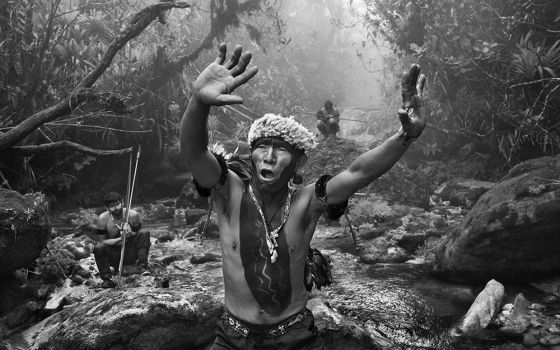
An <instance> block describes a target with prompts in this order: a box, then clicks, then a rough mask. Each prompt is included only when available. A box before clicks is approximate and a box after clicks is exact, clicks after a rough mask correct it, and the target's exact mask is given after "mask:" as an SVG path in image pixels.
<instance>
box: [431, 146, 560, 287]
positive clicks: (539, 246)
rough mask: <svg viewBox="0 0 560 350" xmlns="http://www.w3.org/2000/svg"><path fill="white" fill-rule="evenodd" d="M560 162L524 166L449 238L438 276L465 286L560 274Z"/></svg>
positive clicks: (439, 255)
mask: <svg viewBox="0 0 560 350" xmlns="http://www.w3.org/2000/svg"><path fill="white" fill-rule="evenodd" d="M559 176H560V156H557V157H544V158H539V159H534V160H531V161H527V162H525V163H521V164H519V165H517V166H516V167H514V168H513V169H512V170H511V171H510V172H509V173H508V174H507V175H506V176H505V177H504V178H503V179H502V180H501V181H499V182H498V183H497V184H496V185H495V186H494V187H492V188H491V189H490V190H489V191H488V192H486V193H484V194H483V195H482V196H481V197H480V198H479V200H478V202H477V203H476V204H475V206H474V207H473V208H472V210H471V211H470V212H469V213H468V215H467V216H466V217H465V219H464V220H463V222H462V223H461V225H460V226H458V227H456V228H455V229H454V230H452V231H451V232H450V234H449V235H447V238H446V240H445V241H444V242H443V243H442V244H441V246H440V249H439V251H438V253H437V259H436V264H435V266H434V272H436V273H438V274H440V275H441V276H443V277H446V278H451V279H454V280H457V281H463V282H475V283H480V282H484V281H487V280H489V279H492V278H496V279H498V280H500V281H502V282H524V281H525V282H527V281H534V280H536V279H542V278H547V277H552V276H556V275H557V274H558V271H560V260H559V259H558V256H559V255H560V235H558V228H559V227H560V181H559V180H558V178H559Z"/></svg>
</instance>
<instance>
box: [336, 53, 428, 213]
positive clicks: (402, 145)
mask: <svg viewBox="0 0 560 350" xmlns="http://www.w3.org/2000/svg"><path fill="white" fill-rule="evenodd" d="M425 82H426V77H425V76H424V74H420V66H418V65H416V64H413V65H412V66H411V67H410V70H409V71H408V72H407V73H404V74H403V77H402V100H403V107H402V108H401V109H399V111H398V115H399V119H400V121H401V124H402V126H401V129H400V130H399V132H397V133H396V134H395V135H393V136H391V137H390V138H389V139H387V140H386V141H385V142H383V143H382V144H381V145H379V146H377V147H375V148H374V149H372V150H370V151H368V152H366V153H363V154H362V155H360V156H359V157H358V158H356V159H355V160H354V161H353V162H352V164H350V166H349V167H348V168H347V169H346V170H344V171H343V172H341V173H340V174H338V175H336V176H335V177H333V178H332V179H331V180H330V181H329V183H328V184H327V198H328V202H329V204H338V203H342V202H344V201H345V200H347V199H348V198H349V197H350V196H352V195H353V194H354V193H356V192H357V191H358V190H359V189H360V188H362V187H364V186H366V185H367V184H369V183H370V182H372V181H373V180H375V179H377V178H378V177H379V176H381V175H383V174H384V173H386V172H387V171H388V170H389V169H391V168H392V167H393V165H395V163H396V162H397V161H398V160H399V158H400V157H401V156H402V155H403V154H404V152H405V151H406V150H407V149H408V147H409V146H410V144H411V143H412V141H413V140H415V139H416V138H417V137H418V136H420V134H421V133H422V131H423V130H424V127H425V125H426V118H425V116H423V115H422V113H421V110H420V106H421V103H422V95H423V93H424V85H425Z"/></svg>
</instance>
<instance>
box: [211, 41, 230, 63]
mask: <svg viewBox="0 0 560 350" xmlns="http://www.w3.org/2000/svg"><path fill="white" fill-rule="evenodd" d="M226 53H227V45H226V43H220V46H218V57H216V60H215V61H214V62H216V63H217V64H224V61H225V60H226Z"/></svg>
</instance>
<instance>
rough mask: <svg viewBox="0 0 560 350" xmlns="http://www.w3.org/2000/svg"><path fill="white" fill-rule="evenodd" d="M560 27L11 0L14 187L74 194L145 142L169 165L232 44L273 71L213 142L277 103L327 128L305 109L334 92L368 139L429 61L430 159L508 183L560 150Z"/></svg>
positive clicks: (363, 6)
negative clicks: (189, 108) (220, 54)
mask: <svg viewBox="0 0 560 350" xmlns="http://www.w3.org/2000/svg"><path fill="white" fill-rule="evenodd" d="M310 14H312V15H311V16H310ZM559 33H560V3H558V2H557V1H553V0H549V1H544V0H539V1H521V0H486V1H482V2H481V1H472V0H454V1H444V0H416V1H404V0H371V1H355V0H346V1H339V0H320V1H296V0H285V1H281V0H245V1H240V0H210V1H198V0H196V1H184V2H183V1H169V2H168V1H161V2H156V1H148V0H138V1H130V0H127V1H109V0H106V1H99V0H95V1H94V0H48V1H42V0H41V1H38V0H7V1H3V2H2V3H1V4H0V47H1V50H0V55H1V58H0V153H2V157H1V160H0V170H1V173H2V177H3V178H5V179H6V180H5V182H4V186H10V187H13V188H16V189H18V190H22V191H26V190H34V189H45V188H47V189H49V190H51V191H54V192H58V193H63V192H64V191H68V190H69V189H70V188H71V187H72V186H73V185H74V184H76V183H77V182H79V181H80V178H81V177H83V176H84V174H86V173H87V171H88V169H89V170H92V169H94V168H95V171H97V172H99V173H103V171H104V170H103V169H106V168H107V167H114V166H117V168H118V169H121V170H122V169H125V168H126V166H122V165H120V163H123V162H119V161H118V156H119V155H123V154H127V153H128V152H130V151H131V150H132V147H134V146H136V145H139V144H142V145H143V146H145V147H144V149H145V150H147V152H146V154H145V157H146V159H150V160H153V161H154V162H159V161H162V160H163V159H165V158H166V154H167V152H168V150H170V149H173V148H176V146H177V136H178V123H179V121H180V118H181V116H182V113H183V111H184V109H185V107H186V103H187V101H188V98H189V96H190V91H191V86H190V84H192V81H193V80H194V78H195V77H196V75H197V74H198V73H199V72H200V71H201V70H202V69H203V68H204V66H205V65H206V64H207V63H208V62H210V61H211V60H212V59H213V58H214V56H215V48H216V47H217V45H218V43H219V42H222V41H224V42H227V43H228V44H229V46H230V47H233V45H235V44H241V45H243V46H244V47H245V48H248V49H250V50H251V51H253V53H254V60H253V62H254V64H255V65H257V66H258V67H259V74H258V75H257V77H256V78H255V79H254V81H253V82H252V84H250V86H247V87H245V88H243V89H242V90H241V91H239V92H238V94H240V95H241V96H243V97H244V99H245V103H244V104H243V105H242V106H235V107H228V108H219V109H215V110H213V112H212V113H213V114H212V116H211V118H210V121H209V122H210V124H211V129H212V134H211V135H210V136H211V139H212V140H211V141H212V142H223V141H225V140H230V139H234V140H238V139H242V138H243V136H244V135H245V134H246V132H247V129H248V126H249V124H250V122H251V121H252V120H253V119H254V118H256V117H258V116H260V115H262V114H264V113H266V112H274V113H282V114H285V115H295V116H296V118H298V119H299V120H300V121H302V122H303V123H304V124H306V125H307V126H309V127H310V128H314V127H315V126H314V120H313V117H311V118H310V117H309V116H306V115H305V113H314V112H315V111H316V110H317V109H318V108H319V107H320V106H321V105H322V103H323V102H324V101H325V100H326V99H331V100H333V101H335V103H336V105H337V108H340V109H341V110H344V109H345V108H357V107H359V108H362V109H365V110H367V109H369V110H371V111H374V112H372V113H370V114H368V115H370V117H369V119H368V120H367V122H368V128H366V129H364V131H363V132H365V133H370V134H379V133H381V132H395V130H396V129H395V128H396V124H395V120H396V119H395V117H396V113H395V110H396V109H397V108H398V107H399V106H398V103H399V96H398V94H399V92H398V91H399V84H398V81H399V76H400V74H401V73H402V71H403V70H404V69H406V67H407V66H409V65H410V63H411V62H417V63H419V64H420V65H421V67H422V70H423V72H424V73H425V74H426V75H427V76H428V94H427V98H426V101H427V102H426V106H425V108H426V111H427V113H428V129H427V132H426V135H425V137H422V138H421V139H420V140H419V141H418V143H417V144H416V145H415V148H414V150H413V153H412V154H413V155H414V158H416V159H421V160H422V161H423V162H430V161H437V162H454V166H455V168H458V169H461V170H463V171H464V174H463V175H465V176H471V177H478V178H490V177H496V176H499V175H501V174H503V173H504V172H505V171H506V170H507V169H509V168H511V167H512V166H513V165H515V164H516V163H518V162H519V161H522V160H525V159H528V158H533V157H539V156H542V155H552V154H556V153H558V149H559V147H560V135H559V132H560V121H559V118H558V113H557V110H558V108H559V89H558V87H559V86H560V78H559V77H558V76H557V74H558V72H559V70H560V39H558V38H559V35H558V34H559ZM380 111H381V112H380ZM22 130H23V131H22ZM43 155H46V156H43ZM417 156H420V157H417ZM108 157H109V158H108ZM111 159H113V160H111ZM115 159H117V160H115ZM115 162H116V163H115ZM124 163H126V162H124ZM115 164H116V165H115ZM125 165H126V164H125ZM88 174H89V175H90V176H91V173H88Z"/></svg>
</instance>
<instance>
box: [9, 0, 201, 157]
mask: <svg viewBox="0 0 560 350" xmlns="http://www.w3.org/2000/svg"><path fill="white" fill-rule="evenodd" d="M187 7H190V5H189V4H187V3H184V2H160V3H157V4H155V5H151V6H148V7H146V8H144V9H143V10H141V11H140V12H138V13H137V14H136V15H135V16H134V17H133V18H132V20H131V21H130V23H129V24H128V25H127V27H126V28H125V29H124V30H123V31H122V32H121V33H120V34H119V35H118V36H117V37H116V38H115V39H114V40H113V42H112V43H111V45H109V47H108V49H107V52H106V53H105V55H104V56H103V58H102V59H101V61H100V62H99V64H98V65H97V66H96V67H95V69H94V70H93V71H91V72H90V73H89V74H88V75H87V76H86V77H85V78H84V79H83V80H82V81H81V82H80V83H79V84H78V86H77V87H76V88H75V89H74V90H73V91H72V93H71V94H70V96H68V97H67V98H65V99H64V100H62V101H60V102H59V103H58V104H56V105H54V106H51V107H49V108H46V109H44V110H42V111H39V112H37V113H35V114H33V115H32V116H30V117H28V118H27V119H25V120H24V121H23V122H21V123H20V124H18V125H17V126H16V127H15V128H13V129H11V130H9V131H8V132H6V133H3V134H0V152H2V151H5V150H6V149H8V148H10V147H12V146H13V145H14V144H16V143H17V142H19V141H20V140H22V139H23V138H25V137H26V136H27V135H29V134H31V133H32V132H33V131H34V130H35V129H37V128H38V127H39V126H41V125H43V124H44V123H47V122H50V121H52V120H54V119H56V118H58V117H61V116H63V115H66V114H68V113H70V112H72V110H73V109H75V108H76V107H78V106H79V105H80V104H81V103H82V102H84V101H86V100H87V97H88V92H87V90H88V89H89V88H90V87H91V86H93V84H94V83H95V82H96V81H97V79H98V78H99V77H100V76H101V75H102V74H103V73H104V72H105V70H106V69H107V67H109V65H110V64H111V61H112V60H113V58H114V57H115V55H116V54H117V52H118V51H119V50H120V49H121V48H122V47H123V46H124V45H125V44H126V43H127V42H128V41H130V40H131V39H133V38H135V37H136V36H138V35H139V34H140V33H141V32H142V31H143V30H144V29H145V28H146V27H147V26H148V25H149V24H150V23H152V22H153V20H154V19H156V18H158V16H159V15H160V14H161V12H162V11H165V10H169V9H172V8H187ZM89 94H91V93H89Z"/></svg>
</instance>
